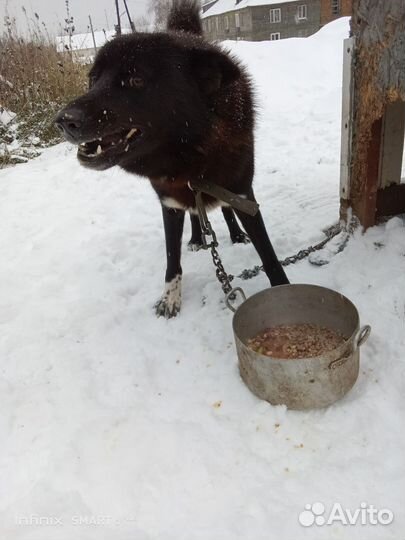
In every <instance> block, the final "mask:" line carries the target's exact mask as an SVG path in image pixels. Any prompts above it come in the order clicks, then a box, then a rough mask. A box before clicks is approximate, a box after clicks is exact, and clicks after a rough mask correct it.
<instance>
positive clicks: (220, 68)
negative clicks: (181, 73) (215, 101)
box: [191, 48, 241, 94]
mask: <svg viewBox="0 0 405 540" xmlns="http://www.w3.org/2000/svg"><path fill="white" fill-rule="evenodd" d="M191 69H192V72H193V75H194V77H195V79H196V81H197V84H198V86H199V87H200V88H201V90H202V91H203V92H204V93H205V94H213V93H215V92H216V91H217V90H219V89H220V88H221V87H222V86H226V85H228V84H230V83H232V82H234V81H236V80H237V79H239V77H240V76H241V72H240V68H239V66H238V64H237V62H236V61H235V60H232V58H230V57H229V56H228V55H227V54H225V53H223V52H221V51H218V50H215V49H205V48H201V49H199V48H195V49H193V51H191Z"/></svg>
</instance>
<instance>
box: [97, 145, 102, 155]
mask: <svg viewBox="0 0 405 540" xmlns="http://www.w3.org/2000/svg"><path fill="white" fill-rule="evenodd" d="M102 151H103V150H102V148H101V146H100V145H98V146H97V154H101V152H102Z"/></svg>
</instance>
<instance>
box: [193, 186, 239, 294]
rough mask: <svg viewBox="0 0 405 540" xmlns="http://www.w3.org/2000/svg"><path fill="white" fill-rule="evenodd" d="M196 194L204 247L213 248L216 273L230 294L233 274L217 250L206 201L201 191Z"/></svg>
mask: <svg viewBox="0 0 405 540" xmlns="http://www.w3.org/2000/svg"><path fill="white" fill-rule="evenodd" d="M193 191H194V190H193ZM194 195H195V202H196V206H197V211H198V219H199V220H200V227H201V233H202V242H203V249H210V250H211V256H212V261H213V263H214V266H215V274H216V276H217V279H218V281H219V282H220V284H221V287H222V290H223V291H224V294H228V293H229V292H230V291H231V290H232V285H231V281H232V280H233V276H232V275H231V274H227V272H226V270H225V268H224V265H223V264H222V261H221V257H220V256H219V253H218V251H217V247H218V241H217V237H216V235H215V232H214V230H213V228H212V225H211V223H210V221H209V219H208V216H207V212H206V210H205V206H204V201H203V200H202V195H201V191H194ZM207 237H211V241H210V242H207Z"/></svg>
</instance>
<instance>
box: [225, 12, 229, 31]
mask: <svg viewBox="0 0 405 540" xmlns="http://www.w3.org/2000/svg"><path fill="white" fill-rule="evenodd" d="M224 22H225V32H229V19H228V16H227V15H225V19H224Z"/></svg>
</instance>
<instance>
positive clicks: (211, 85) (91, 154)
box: [56, 34, 241, 170]
mask: <svg viewBox="0 0 405 540" xmlns="http://www.w3.org/2000/svg"><path fill="white" fill-rule="evenodd" d="M240 76H241V72H240V69H239V67H238V65H237V63H235V62H234V61H233V60H232V59H231V58H230V57H229V56H228V55H226V54H225V53H223V52H222V51H220V50H219V49H218V48H217V47H215V46H211V45H209V44H207V43H205V42H204V41H203V40H202V39H201V38H199V37H196V36H191V35H187V34H177V35H176V34H131V35H127V36H122V37H119V38H116V39H114V40H113V41H111V42H109V43H107V44H106V45H105V46H104V47H103V48H102V49H101V50H100V51H99V53H98V54H97V57H96V60H95V62H94V65H93V67H92V69H91V71H90V75H89V90H88V92H87V93H86V94H84V95H83V96H81V97H79V98H78V99H76V100H74V101H73V102H71V103H70V104H68V105H67V106H66V107H65V108H64V109H63V110H62V111H60V112H59V114H58V116H57V118H56V124H57V126H58V127H59V128H60V130H61V131H62V132H63V134H64V136H65V138H66V139H67V140H68V141H70V142H72V143H75V144H77V145H78V146H79V147H78V154H77V155H78V159H79V161H80V162H81V163H82V164H83V165H85V166H87V167H90V168H93V169H98V170H101V169H106V168H109V167H112V166H113V165H120V166H122V167H124V168H127V169H130V168H132V170H136V162H137V160H138V161H141V160H144V158H145V156H147V157H148V159H149V160H150V158H152V159H153V158H154V157H156V158H157V159H158V158H159V157H160V156H161V155H162V154H164V153H166V154H167V153H176V152H180V153H183V152H186V151H187V147H191V146H193V145H194V146H196V145H199V144H201V140H202V139H203V138H204V137H206V135H207V133H208V132H209V130H210V129H212V123H213V115H215V114H216V111H215V109H216V107H215V103H216V102H217V100H218V97H219V96H222V98H223V97H224V95H225V94H226V92H227V88H228V87H229V85H230V84H231V83H232V82H234V81H235V80H237V79H238V78H239V77H240ZM134 164H135V165H134Z"/></svg>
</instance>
